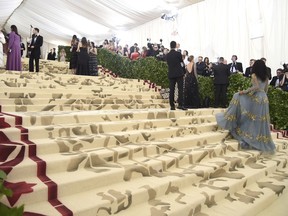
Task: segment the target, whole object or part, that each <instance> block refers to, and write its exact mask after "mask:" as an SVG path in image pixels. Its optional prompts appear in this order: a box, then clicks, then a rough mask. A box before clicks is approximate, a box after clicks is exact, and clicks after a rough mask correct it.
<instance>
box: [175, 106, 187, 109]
mask: <svg viewBox="0 0 288 216" xmlns="http://www.w3.org/2000/svg"><path fill="white" fill-rule="evenodd" d="M177 109H181V110H187V108H186V107H183V106H178V107H177Z"/></svg>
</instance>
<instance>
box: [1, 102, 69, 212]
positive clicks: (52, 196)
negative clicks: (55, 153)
mask: <svg viewBox="0 0 288 216" xmlns="http://www.w3.org/2000/svg"><path fill="white" fill-rule="evenodd" d="M0 112H1V107H0ZM1 114H3V115H7V116H12V117H14V118H15V125H16V126H15V127H16V128H18V129H19V130H20V131H21V141H23V142H24V143H26V144H27V145H28V147H29V148H28V149H29V152H28V155H29V158H30V159H31V160H33V161H34V162H35V163H36V164H37V177H38V178H39V179H40V180H41V181H42V182H43V183H44V184H45V185H47V187H48V201H49V203H50V204H51V205H52V206H53V207H54V208H55V209H56V210H57V211H58V212H59V213H61V214H62V215H63V216H72V215H73V212H72V211H71V210H70V209H68V208H67V207H66V206H64V205H63V204H62V203H61V202H60V201H59V200H58V198H57V195H58V194H57V190H58V187H57V184H56V183H55V182H53V181H52V180H51V179H50V178H49V177H48V176H47V175H46V162H45V161H43V160H42V159H41V158H39V157H38V156H37V150H36V144H35V143H33V142H31V141H30V140H29V137H28V129H27V128H24V127H22V117H21V116H16V115H13V114H10V113H2V112H1ZM0 136H1V137H4V136H5V137H6V135H5V134H4V133H1V135H0ZM5 137H4V138H5ZM5 141H6V142H7V143H11V144H16V145H22V144H21V143H15V142H11V141H9V139H8V138H7V137H6V139H5ZM22 146H23V147H22V148H21V151H20V153H19V154H18V155H17V157H16V158H15V159H13V160H12V161H9V162H7V163H5V164H3V165H1V166H0V168H1V169H3V170H5V171H6V172H7V174H8V173H9V172H11V170H12V169H13V166H15V165H17V164H19V163H20V162H21V161H22V160H23V158H24V152H25V146H24V145H22ZM18 156H19V157H18ZM19 158H22V160H19ZM24 216H41V214H35V213H32V212H25V213H24Z"/></svg>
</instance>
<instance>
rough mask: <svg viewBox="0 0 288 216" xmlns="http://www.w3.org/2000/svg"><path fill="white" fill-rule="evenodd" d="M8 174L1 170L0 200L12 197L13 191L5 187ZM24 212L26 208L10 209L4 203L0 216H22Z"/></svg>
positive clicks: (1, 206)
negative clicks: (4, 197)
mask: <svg viewBox="0 0 288 216" xmlns="http://www.w3.org/2000/svg"><path fill="white" fill-rule="evenodd" d="M6 177H7V176H6V173H5V172H3V171H2V170H0V199H1V198H2V197H3V196H8V197H11V196H12V191H11V190H10V189H8V188H6V187H5V186H4V180H5V179H6ZM23 212H24V206H23V205H22V206H20V207H13V208H10V207H8V206H6V205H5V204H4V203H2V202H0V215H1V216H2V215H3V216H4V215H7V216H8V215H9V216H21V215H23Z"/></svg>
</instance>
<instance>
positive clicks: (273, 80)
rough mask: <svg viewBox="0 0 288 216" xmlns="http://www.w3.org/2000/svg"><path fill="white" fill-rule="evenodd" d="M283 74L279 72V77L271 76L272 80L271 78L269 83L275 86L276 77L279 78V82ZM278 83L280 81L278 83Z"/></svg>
mask: <svg viewBox="0 0 288 216" xmlns="http://www.w3.org/2000/svg"><path fill="white" fill-rule="evenodd" d="M283 76H284V75H283V74H281V75H280V76H279V78H278V77H277V76H273V78H272V80H271V82H270V85H271V86H273V87H275V84H276V81H277V79H279V82H281V80H282V79H283ZM279 84H280V83H279Z"/></svg>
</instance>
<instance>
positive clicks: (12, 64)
mask: <svg viewBox="0 0 288 216" xmlns="http://www.w3.org/2000/svg"><path fill="white" fill-rule="evenodd" d="M6 69H7V70H13V71H21V36H20V35H19V34H18V30H17V27H16V26H15V25H12V26H11V32H10V34H9V43H8V53H7V62H6Z"/></svg>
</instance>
